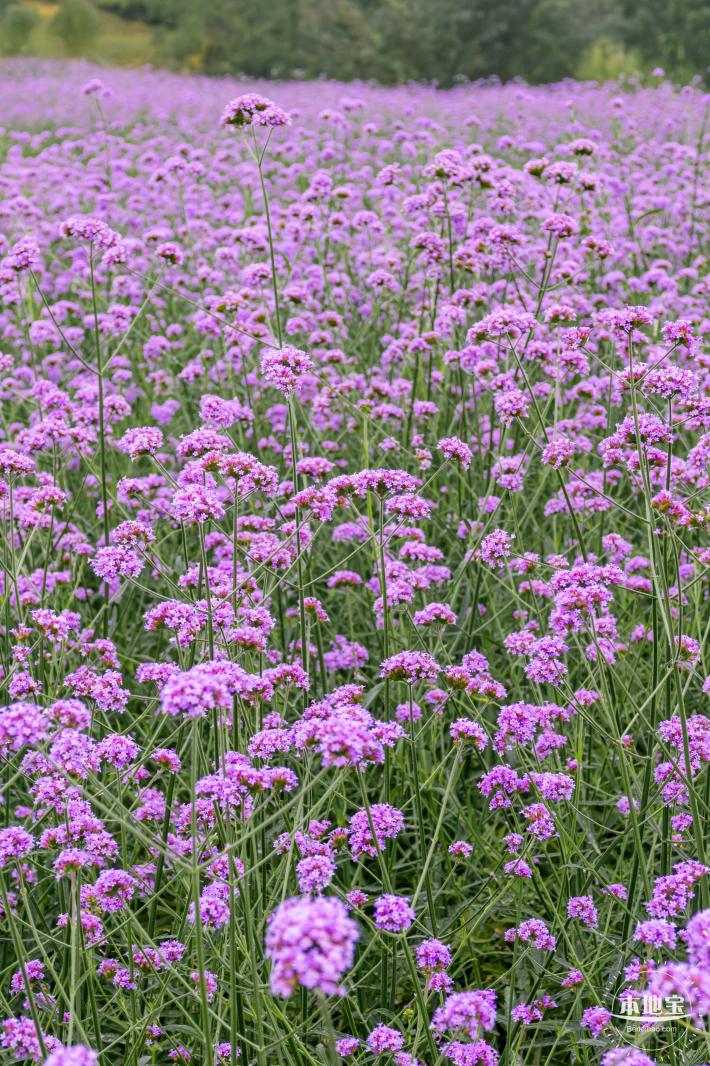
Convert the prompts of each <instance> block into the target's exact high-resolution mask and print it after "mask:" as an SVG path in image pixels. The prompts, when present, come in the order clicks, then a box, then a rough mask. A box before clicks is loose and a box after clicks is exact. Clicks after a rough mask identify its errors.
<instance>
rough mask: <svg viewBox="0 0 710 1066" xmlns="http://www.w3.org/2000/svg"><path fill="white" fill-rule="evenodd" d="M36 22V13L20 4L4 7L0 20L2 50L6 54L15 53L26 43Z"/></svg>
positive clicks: (12, 54)
mask: <svg viewBox="0 0 710 1066" xmlns="http://www.w3.org/2000/svg"><path fill="white" fill-rule="evenodd" d="M36 24H37V13H36V12H35V11H33V10H32V9H31V8H29V7H22V6H21V5H20V4H10V5H9V7H6V8H5V10H4V11H3V14H2V20H0V33H1V34H2V42H3V51H4V52H5V54H6V55H11V56H14V55H17V54H18V52H21V51H22V49H23V48H24V46H25V45H26V44H27V42H28V40H29V39H30V36H31V34H32V30H33V29H34V28H35V26H36Z"/></svg>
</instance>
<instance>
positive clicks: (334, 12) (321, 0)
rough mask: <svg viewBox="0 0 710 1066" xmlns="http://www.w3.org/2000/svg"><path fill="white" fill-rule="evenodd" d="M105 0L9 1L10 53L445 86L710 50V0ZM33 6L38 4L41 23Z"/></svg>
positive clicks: (685, 59) (686, 73) (702, 55)
mask: <svg viewBox="0 0 710 1066" xmlns="http://www.w3.org/2000/svg"><path fill="white" fill-rule="evenodd" d="M96 3H97V6H98V8H99V10H98V12H97V11H96V9H95V8H94V7H93V5H92V4H91V3H90V2H89V0H62V3H61V5H60V7H59V12H58V13H56V14H53V15H47V14H46V12H47V10H48V9H50V8H52V7H54V8H56V5H51V4H39V3H32V2H31V0H27V2H26V5H25V7H24V8H23V7H20V6H19V5H17V4H15V5H12V6H11V7H9V8H7V9H6V12H5V15H4V17H3V26H4V27H5V32H4V34H3V37H4V39H5V42H6V50H7V51H19V50H21V49H23V48H24V49H25V50H27V51H30V52H34V53H38V54H42V55H47V54H64V55H66V54H70V55H86V56H88V57H90V58H94V59H99V60H104V61H112V62H119V63H120V62H123V63H131V64H138V63H144V62H147V61H150V62H154V63H162V64H165V65H170V66H177V67H184V66H187V67H190V68H192V69H198V70H203V71H205V72H207V73H210V74H230V73H231V74H238V73H243V74H247V75H252V76H255V77H270V76H272V75H278V76H282V77H291V76H294V75H295V76H301V77H308V78H313V77H318V76H319V75H322V74H325V75H327V76H329V77H336V78H342V79H345V80H348V79H351V78H373V79H376V80H377V81H379V82H382V83H384V84H391V83H393V82H402V81H408V80H410V79H416V80H422V79H423V80H427V81H434V82H438V83H439V84H441V85H451V84H454V83H455V82H456V80H457V78H459V77H466V78H469V79H476V78H485V77H489V76H491V75H498V76H499V77H500V78H502V79H503V80H508V79H510V78H514V77H516V76H521V77H523V78H525V79H526V80H528V81H531V82H544V81H554V80H557V79H559V78H563V77H567V76H573V77H584V78H596V79H603V78H608V77H617V76H619V75H620V74H635V73H647V72H650V71H651V69H653V68H654V67H658V66H661V67H663V68H664V69H665V70H666V72H667V73H668V74H669V75H670V76H671V77H673V78H674V79H676V80H685V79H688V78H690V77H692V76H693V75H696V74H700V75H701V76H703V77H706V76H707V71H708V68H707V63H708V59H709V58H710V0H645V2H644V4H642V5H640V4H638V3H637V2H636V0H503V2H502V3H501V0H266V2H265V0H201V2H200V3H199V4H198V3H195V0H96ZM0 6H1V5H0ZM25 12H27V13H28V14H25ZM33 12H34V13H35V16H36V14H37V12H39V18H37V17H36V18H35V21H36V22H37V23H38V24H37V25H36V27H34V28H33V25H30V23H29V15H30V13H33ZM82 12H83V14H82ZM11 27H12V28H11ZM51 33H53V34H54V37H55V40H54V43H53V44H52V42H51V41H48V37H49V36H50V35H51ZM134 46H135V50H134Z"/></svg>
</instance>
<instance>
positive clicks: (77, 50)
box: [51, 0, 99, 55]
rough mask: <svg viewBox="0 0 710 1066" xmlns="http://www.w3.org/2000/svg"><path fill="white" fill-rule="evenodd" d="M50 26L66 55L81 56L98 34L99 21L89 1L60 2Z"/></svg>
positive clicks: (64, 0)
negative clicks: (62, 45)
mask: <svg viewBox="0 0 710 1066" xmlns="http://www.w3.org/2000/svg"><path fill="white" fill-rule="evenodd" d="M51 25H52V31H53V32H54V33H55V34H56V35H57V37H59V38H60V40H61V41H62V43H63V44H64V47H65V49H66V51H67V53H68V54H69V55H81V54H82V53H84V52H85V51H86V50H87V48H89V46H90V45H91V43H92V42H93V40H94V38H95V37H96V34H97V33H98V28H99V19H98V15H97V13H96V8H95V7H94V5H93V4H92V3H90V2H89V0H62V2H61V4H60V6H59V11H58V12H57V14H56V15H55V16H54V18H53V19H52V24H51Z"/></svg>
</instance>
